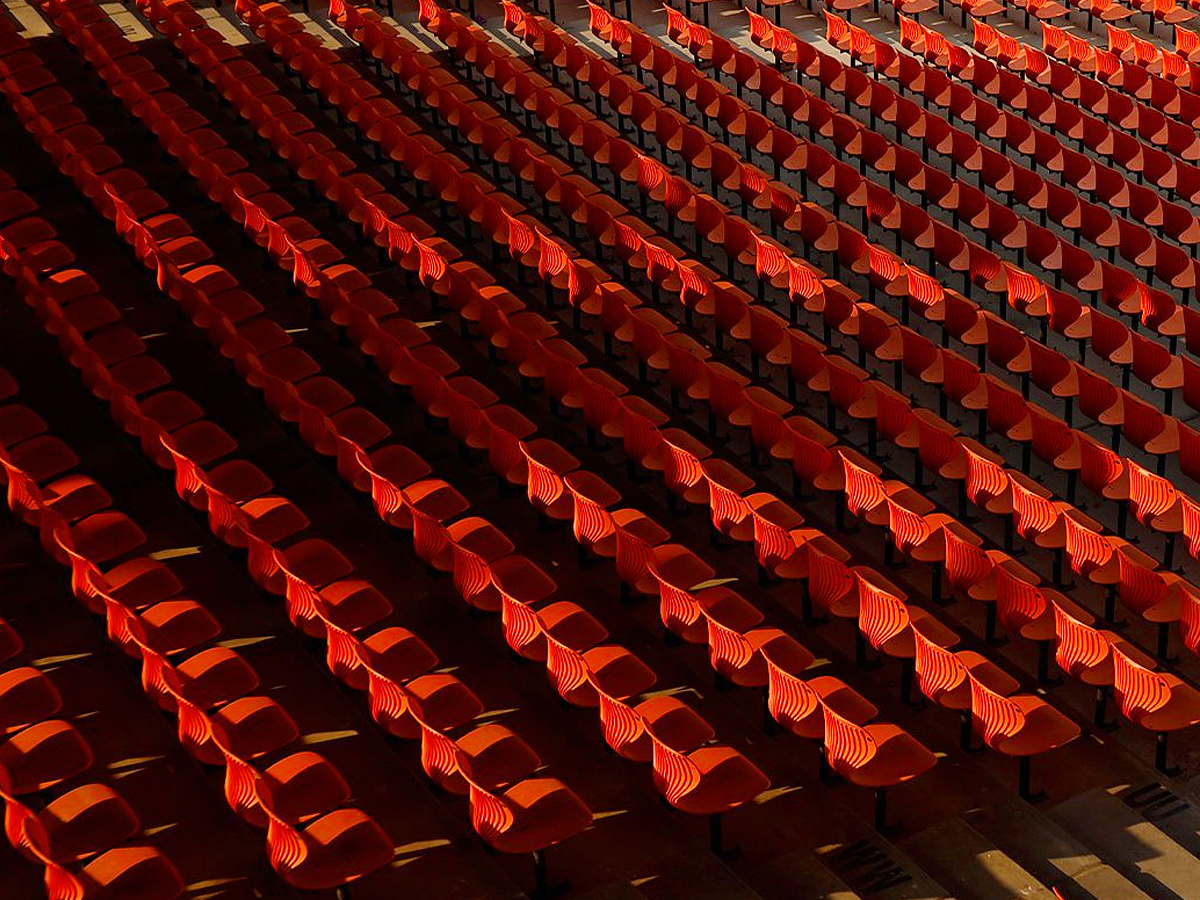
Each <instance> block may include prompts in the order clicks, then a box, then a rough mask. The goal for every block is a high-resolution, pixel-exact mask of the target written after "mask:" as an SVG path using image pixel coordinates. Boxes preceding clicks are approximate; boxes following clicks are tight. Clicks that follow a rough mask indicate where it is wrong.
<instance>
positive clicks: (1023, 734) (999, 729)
mask: <svg viewBox="0 0 1200 900" xmlns="http://www.w3.org/2000/svg"><path fill="white" fill-rule="evenodd" d="M971 713H972V717H973V719H974V723H975V725H974V727H975V732H976V733H977V734H978V735H979V736H980V738H982V740H983V742H984V743H985V744H986V745H987V746H989V747H991V748H992V749H993V750H997V751H999V752H1000V753H1003V754H1005V755H1006V756H1016V757H1018V759H1019V760H1020V775H1019V778H1018V791H1019V793H1020V795H1021V797H1023V798H1024V799H1026V800H1030V801H1035V800H1038V799H1040V797H1042V796H1044V792H1039V793H1037V794H1035V793H1034V792H1033V791H1032V790H1031V787H1030V779H1031V771H1032V766H1031V760H1032V758H1033V757H1034V756H1037V755H1039V754H1041V753H1046V752H1047V751H1050V750H1053V749H1055V748H1056V747H1061V746H1062V745H1063V744H1067V743H1070V742H1071V741H1073V740H1075V738H1077V737H1079V735H1080V729H1079V726H1078V725H1076V724H1075V723H1074V722H1072V721H1071V720H1070V719H1068V718H1067V717H1066V716H1064V715H1063V714H1062V713H1060V712H1059V711H1058V710H1056V709H1055V708H1054V707H1052V706H1051V705H1050V704H1048V703H1047V702H1046V701H1045V700H1043V699H1041V698H1040V697H1037V696H1035V695H1033V694H1019V695H1017V696H1011V697H1005V696H1002V695H1001V694H999V693H997V692H996V691H993V690H992V689H991V688H989V687H988V686H987V685H985V684H983V682H981V681H977V680H975V679H974V678H972V679H971Z"/></svg>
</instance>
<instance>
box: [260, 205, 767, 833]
mask: <svg viewBox="0 0 1200 900" xmlns="http://www.w3.org/2000/svg"><path fill="white" fill-rule="evenodd" d="M242 203H243V207H245V208H248V207H249V201H246V200H245V199H244V198H242ZM251 221H260V222H262V221H266V219H265V216H264V215H263V211H262V210H259V211H258V213H257V215H256V216H255V217H254V218H253V219H252V220H251ZM247 227H248V228H251V227H252V225H251V224H250V222H248V223H247ZM259 236H260V237H265V235H259ZM263 243H266V244H267V245H268V247H270V246H273V244H272V243H270V242H267V241H263ZM531 465H532V462H531ZM543 578H544V576H543ZM464 587H471V585H470V584H468V585H465V586H464ZM496 587H499V582H496V584H495V585H494V586H493V592H492V594H493V596H494V594H495V588H496ZM501 592H503V588H501ZM467 599H468V600H469V601H471V602H472V603H473V604H477V605H479V606H481V607H482V608H496V607H490V606H489V604H490V603H492V602H495V601H490V600H487V599H486V598H485V597H483V596H482V595H480V596H476V595H474V594H471V595H468V596H467ZM536 599H537V598H536V597H535V598H532V599H531V602H533V601H534V600H536ZM503 600H504V601H506V603H505V607H504V608H505V611H506V617H507V614H508V610H509V609H510V608H519V604H517V603H516V602H515V598H514V597H510V596H507V595H504V596H503ZM558 606H559V607H570V606H572V605H571V604H558ZM550 612H551V614H553V613H555V612H560V613H561V612H563V610H562V609H558V610H550ZM575 612H577V613H578V615H573V616H571V617H564V622H565V627H566V629H567V630H568V631H569V630H570V629H571V628H574V629H575V630H576V632H578V630H579V629H581V628H582V629H583V631H584V632H588V628H587V621H586V619H587V618H588V617H586V616H585V615H584V614H583V613H582V610H578V609H577V608H576V610H575ZM514 615H515V613H514ZM569 618H573V619H574V621H569V620H568V619H569ZM526 621H528V620H526ZM592 624H593V625H594V626H595V627H594V628H593V629H592V630H591V632H590V637H591V641H592V642H597V641H599V640H602V639H603V636H604V634H603V632H602V631H601V633H600V634H595V631H598V630H600V629H599V625H598V623H594V621H593V623H592ZM518 630H519V625H518V626H515V627H514V631H518ZM580 636H581V635H579V634H578V633H577V634H576V637H580ZM582 636H585V637H586V636H589V634H585V635H582ZM531 637H541V636H540V635H536V636H531ZM560 638H561V636H559V635H551V634H549V633H548V634H546V635H545V644H547V645H549V646H552V647H555V648H557V650H558V653H557V657H558V658H557V659H556V658H555V654H547V658H548V665H549V666H551V674H552V676H553V677H554V678H555V680H556V681H557V682H558V683H557V685H556V686H557V687H558V689H559V690H560V693H562V694H563V696H564V698H566V699H568V700H570V701H571V702H577V703H582V704H583V705H594V696H595V691H594V690H591V695H592V697H593V701H592V702H591V703H589V702H588V699H587V696H588V691H586V690H584V689H585V688H588V685H587V684H586V682H585V683H582V684H581V683H579V682H578V676H577V674H576V673H572V672H570V671H569V669H570V666H571V665H576V666H580V667H582V668H584V669H586V668H587V667H588V666H589V665H590V664H591V663H594V662H600V661H601V660H602V659H603V658H608V662H609V663H611V668H612V669H617V670H619V668H620V666H621V665H622V661H621V657H619V656H617V657H613V655H612V651H613V650H620V648H616V647H611V646H606V647H596V648H594V652H593V651H588V654H582V653H581V652H580V651H579V650H577V649H575V648H574V647H571V646H569V645H567V644H562V643H560ZM341 643H342V646H341V648H339V649H338V650H337V653H338V654H339V655H342V654H343V653H344V651H345V636H342V641H341ZM535 645H536V641H534V640H531V641H530V646H529V647H525V646H524V645H515V647H520V648H521V649H523V650H526V651H527V652H528V653H530V654H531V655H532V656H534V658H536V656H537V648H536V646H535ZM331 646H332V644H331ZM543 652H544V650H543ZM622 652H623V651H622ZM625 659H626V660H628V661H629V662H631V663H634V664H636V665H640V664H638V663H636V660H633V659H632V658H631V657H630V656H629V655H628V654H627V653H626V654H625ZM625 665H626V669H627V671H626V675H627V676H628V675H630V674H633V675H636V676H638V678H639V679H640V674H639V673H638V672H637V670H636V669H634V670H633V672H632V673H631V672H630V671H628V668H629V666H628V663H626V664H625ZM641 670H642V672H645V671H646V670H645V668H644V667H641ZM604 674H605V673H604V672H602V671H601V672H592V671H585V672H584V676H585V678H586V679H593V678H594V679H595V680H597V681H598V682H599V681H603V680H604V679H603V678H602V676H603V675H604ZM616 674H617V675H619V674H620V672H619V671H618V672H616ZM626 683H628V679H626ZM618 691H619V689H618ZM623 696H624V693H623V692H619V693H618V697H623ZM658 705H659V706H662V704H658ZM675 706H676V707H677V708H678V707H679V704H678V703H676V704H675ZM651 736H653V735H652V734H651ZM697 753H698V755H697V756H696V757H695V759H693V760H692V761H691V763H688V764H685V770H686V768H687V767H688V766H690V767H692V768H693V769H694V767H695V766H696V765H697V764H700V763H707V764H713V765H715V764H716V763H717V762H719V763H720V768H721V770H722V772H723V773H724V774H723V775H721V776H719V775H718V774H717V773H715V772H713V773H710V776H709V777H708V778H707V779H706V780H705V782H704V784H701V785H699V786H698V787H699V788H700V790H695V789H687V790H685V791H684V792H683V793H682V794H676V795H671V793H670V792H671V790H673V786H674V785H677V784H678V779H675V778H672V777H671V776H670V774H669V772H670V769H669V768H667V769H666V770H665V772H666V774H664V775H663V778H664V785H665V786H664V790H665V791H667V792H668V794H669V796H671V799H672V802H675V803H677V804H678V805H680V806H681V807H682V808H687V807H688V805H689V804H695V803H696V802H697V801H698V800H700V796H701V795H702V794H703V793H704V788H705V786H706V785H711V783H712V782H713V780H714V779H718V780H719V778H720V777H724V778H729V777H730V769H731V767H733V768H736V767H737V766H738V765H741V766H742V767H743V769H745V768H747V767H748V764H747V763H745V762H744V760H741V758H740V756H739V755H737V754H736V753H735V752H734V751H732V750H730V749H721V748H717V747H712V748H705V749H703V750H701V751H697ZM663 754H666V762H660V760H659V757H660V756H663ZM714 754H716V758H713V757H714ZM672 756H674V757H675V758H676V760H677V761H678V759H680V758H682V757H680V755H679V754H678V753H677V752H676V751H673V750H670V749H669V748H666V747H665V746H664V747H660V748H659V751H658V752H656V754H655V762H656V771H658V770H659V769H661V768H662V767H665V766H668V765H669V762H670V760H671V758H672ZM739 761H740V762H739ZM750 775H752V776H753V775H754V770H753V769H752V768H750ZM752 780H753V779H752ZM743 782H745V778H743ZM754 784H756V785H757V786H755V787H753V788H752V790H751V791H750V793H749V796H752V795H753V794H754V793H757V792H758V790H759V788H760V787H761V784H758V782H757V781H754ZM728 788H729V786H728V785H726V790H727V791H728ZM709 793H711V788H709ZM725 796H726V799H725V801H724V802H726V803H728V802H729V800H728V796H729V795H728V792H727V793H726V795H725ZM700 802H704V801H700ZM735 802H742V801H741V800H737V801H735ZM694 811H703V810H694ZM477 824H478V823H477ZM538 849H540V848H538Z"/></svg>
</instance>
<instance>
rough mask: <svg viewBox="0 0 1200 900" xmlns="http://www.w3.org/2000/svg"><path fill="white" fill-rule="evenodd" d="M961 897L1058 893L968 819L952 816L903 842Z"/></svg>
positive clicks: (1038, 899) (1002, 898)
mask: <svg viewBox="0 0 1200 900" xmlns="http://www.w3.org/2000/svg"><path fill="white" fill-rule="evenodd" d="M900 846H901V848H902V849H903V850H904V851H905V852H906V853H907V854H908V855H909V856H911V857H912V858H913V859H914V860H915V861H916V862H917V863H918V864H919V865H920V866H921V868H922V869H924V870H925V871H927V872H929V874H931V875H933V876H934V877H935V878H937V879H938V880H939V881H940V882H941V883H942V884H944V885H945V886H946V887H948V888H949V889H950V890H952V891H954V893H955V896H956V897H958V898H959V900H1054V894H1053V893H1052V892H1051V891H1050V890H1049V889H1048V888H1047V887H1046V886H1045V885H1043V884H1042V883H1041V882H1039V881H1038V880H1037V879H1036V878H1035V877H1034V876H1032V875H1030V874H1029V873H1028V872H1027V871H1025V869H1023V868H1022V867H1021V866H1020V865H1019V864H1018V863H1017V862H1015V861H1014V860H1013V859H1012V858H1011V857H1009V856H1008V855H1006V854H1005V853H1004V852H1003V851H1002V850H1000V849H999V848H997V847H996V845H995V844H993V843H992V842H991V841H989V840H988V839H987V838H985V837H984V836H983V835H981V834H980V833H979V832H978V831H976V830H975V829H974V828H972V827H971V826H970V825H968V824H967V823H966V822H964V821H963V820H962V819H950V820H948V821H946V822H940V823H938V824H937V825H934V826H933V827H932V828H926V829H925V830H924V831H922V832H920V833H918V834H914V835H913V836H912V837H909V838H907V839H905V840H903V841H901V842H900Z"/></svg>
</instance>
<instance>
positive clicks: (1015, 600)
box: [994, 565, 1046, 629]
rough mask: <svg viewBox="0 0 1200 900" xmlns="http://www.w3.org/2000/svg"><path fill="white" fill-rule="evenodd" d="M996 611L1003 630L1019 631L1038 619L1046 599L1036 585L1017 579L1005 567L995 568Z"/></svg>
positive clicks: (1043, 610) (1044, 608)
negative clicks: (1002, 624)
mask: <svg viewBox="0 0 1200 900" xmlns="http://www.w3.org/2000/svg"><path fill="white" fill-rule="evenodd" d="M994 571H995V573H996V611H997V613H998V614H999V616H1000V621H1001V622H1003V623H1004V627H1005V628H1009V629H1019V628H1022V627H1024V626H1025V625H1027V624H1028V623H1030V622H1033V621H1036V620H1037V619H1040V618H1041V617H1042V615H1044V614H1045V612H1046V598H1045V597H1044V596H1043V594H1042V591H1041V589H1040V588H1039V587H1038V586H1037V585H1036V584H1030V583H1029V582H1028V581H1025V580H1024V579H1021V578H1018V577H1017V576H1016V575H1014V574H1013V573H1012V572H1010V571H1009V570H1008V569H1007V568H1006V567H1005V566H1003V565H1000V566H996V567H995V569H994Z"/></svg>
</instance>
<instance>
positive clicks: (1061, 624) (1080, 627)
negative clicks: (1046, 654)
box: [1051, 603, 1112, 676]
mask: <svg viewBox="0 0 1200 900" xmlns="http://www.w3.org/2000/svg"><path fill="white" fill-rule="evenodd" d="M1051 606H1052V607H1053V608H1054V630H1055V632H1056V634H1057V636H1058V640H1057V647H1056V648H1055V659H1056V660H1057V662H1058V665H1059V668H1061V669H1063V670H1064V671H1065V672H1067V673H1068V674H1069V675H1073V676H1078V675H1079V674H1080V673H1082V672H1084V671H1086V670H1088V669H1094V668H1095V667H1097V666H1100V665H1103V664H1104V662H1105V661H1106V660H1107V659H1108V658H1109V655H1110V654H1111V653H1112V644H1110V643H1109V642H1108V641H1107V640H1105V638H1104V635H1102V634H1101V633H1100V632H1099V631H1097V630H1096V629H1095V628H1092V627H1091V626H1090V625H1087V624H1085V623H1083V622H1081V621H1079V620H1078V619H1077V618H1075V617H1074V616H1073V615H1071V614H1070V613H1068V612H1067V611H1066V610H1064V609H1063V608H1062V607H1061V606H1059V605H1058V604H1057V603H1052V604H1051Z"/></svg>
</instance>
